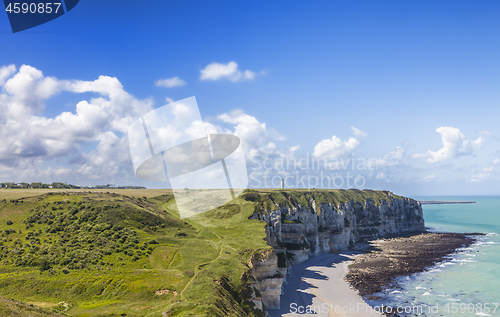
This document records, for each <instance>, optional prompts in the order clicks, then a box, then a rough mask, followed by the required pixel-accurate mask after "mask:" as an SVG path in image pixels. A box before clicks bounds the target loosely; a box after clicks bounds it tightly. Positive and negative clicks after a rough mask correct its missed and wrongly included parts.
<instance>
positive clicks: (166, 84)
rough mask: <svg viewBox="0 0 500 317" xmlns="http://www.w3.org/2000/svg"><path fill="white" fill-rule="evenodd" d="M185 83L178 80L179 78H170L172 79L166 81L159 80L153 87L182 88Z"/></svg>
mask: <svg viewBox="0 0 500 317" xmlns="http://www.w3.org/2000/svg"><path fill="white" fill-rule="evenodd" d="M186 84H187V83H186V82H185V81H184V80H182V79H180V78H179V77H177V76H176V77H172V78H166V79H159V80H157V81H156V82H155V85H156V86H158V87H166V88H172V87H180V86H184V85H186Z"/></svg>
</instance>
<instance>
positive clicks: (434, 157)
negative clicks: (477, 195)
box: [412, 127, 488, 163]
mask: <svg viewBox="0 0 500 317" xmlns="http://www.w3.org/2000/svg"><path fill="white" fill-rule="evenodd" d="M436 132H437V133H439V134H441V141H442V143H443V147H442V148H441V149H439V150H438V151H427V152H426V153H415V154H413V155H412V157H413V158H417V159H425V160H426V161H427V162H428V163H437V162H443V161H449V160H451V159H453V158H456V157H458V156H461V155H468V154H472V153H473V152H474V151H476V150H478V149H479V148H481V146H482V145H483V143H484V141H485V138H486V136H487V135H488V133H487V132H483V133H482V135H481V136H480V137H478V138H477V139H476V140H474V141H471V140H467V139H466V138H465V136H464V135H463V133H462V132H460V130H459V129H457V128H453V127H439V128H437V129H436Z"/></svg>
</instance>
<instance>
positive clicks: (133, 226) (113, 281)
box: [0, 190, 269, 316]
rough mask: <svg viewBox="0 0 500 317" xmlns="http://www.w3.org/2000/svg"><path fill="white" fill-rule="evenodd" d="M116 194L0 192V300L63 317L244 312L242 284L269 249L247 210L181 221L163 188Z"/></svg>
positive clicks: (240, 207)
mask: <svg viewBox="0 0 500 317" xmlns="http://www.w3.org/2000/svg"><path fill="white" fill-rule="evenodd" d="M32 192H33V191H31V192H30V194H32ZM120 192H121V191H120V190H117V191H115V193H112V192H109V193H98V192H95V191H91V192H89V191H84V192H82V191H80V192H61V191H56V192H52V193H43V192H42V195H38V196H37V195H28V196H30V197H27V198H21V197H22V196H23V190H12V191H9V190H1V191H0V296H2V297H4V299H5V298H12V299H15V300H18V301H21V302H24V303H26V304H28V305H27V307H29V304H32V305H35V306H38V307H43V308H46V309H48V310H51V311H57V312H61V313H64V314H67V315H69V316H162V312H166V311H168V312H169V315H171V316H205V315H209V314H211V315H218V316H225V315H228V312H231V314H232V315H234V316H247V315H252V309H251V308H250V306H249V303H247V302H244V301H243V297H242V296H243V293H244V292H245V290H244V289H243V288H242V287H241V284H242V283H241V277H242V276H243V275H244V273H245V272H246V271H247V270H248V267H247V263H248V261H249V260H250V258H251V257H252V256H253V255H254V254H256V253H259V252H261V251H263V250H267V249H268V248H269V247H268V246H267V245H266V243H265V241H264V238H265V233H264V230H263V228H264V224H263V223H260V222H258V221H255V220H253V221H250V220H248V219H247V218H248V216H250V215H251V213H252V212H253V210H254V208H253V204H252V203H249V202H246V201H244V200H242V199H239V200H237V201H234V202H233V203H232V204H229V205H226V206H224V207H223V208H222V210H223V211H220V210H219V211H217V212H222V213H224V214H225V215H224V217H223V218H221V219H219V220H218V221H216V222H215V223H212V222H211V221H207V220H206V219H205V218H204V217H199V219H189V220H187V221H184V220H181V219H180V218H179V217H178V214H177V211H176V208H175V203H174V201H173V199H172V197H173V196H172V194H171V192H169V191H163V192H164V193H165V194H163V195H159V196H156V197H149V198H146V197H145V196H142V195H143V194H145V192H146V191H145V190H137V191H136V192H135V195H134V196H135V197H134V196H132V195H120V194H118V193H120ZM127 193H128V194H130V193H134V192H133V190H130V191H128V192H127ZM2 194H3V195H4V197H7V198H8V199H7V198H5V199H4V198H3V197H2V196H1V195H2ZM156 194H158V192H156ZM207 216H209V215H207ZM0 307H3V304H0ZM0 311H1V310H0ZM2 316H3V314H2Z"/></svg>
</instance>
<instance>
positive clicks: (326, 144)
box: [313, 127, 368, 160]
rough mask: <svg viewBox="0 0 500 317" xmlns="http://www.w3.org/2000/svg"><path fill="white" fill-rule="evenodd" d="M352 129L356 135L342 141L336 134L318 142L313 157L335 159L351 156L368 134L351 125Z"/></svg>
mask: <svg viewBox="0 0 500 317" xmlns="http://www.w3.org/2000/svg"><path fill="white" fill-rule="evenodd" d="M351 130H352V132H353V134H354V136H352V137H350V138H349V139H347V140H345V141H342V140H341V139H340V138H339V137H337V136H335V135H334V136H332V138H331V139H325V140H322V141H321V142H319V143H318V144H316V146H315V147H314V151H313V157H314V158H317V159H326V160H334V159H338V158H346V157H348V156H350V155H351V154H352V153H353V151H354V150H355V149H356V148H358V147H359V146H360V145H361V143H362V142H363V141H364V139H365V138H366V136H367V135H368V134H366V133H364V132H363V131H361V130H359V129H357V128H355V127H351Z"/></svg>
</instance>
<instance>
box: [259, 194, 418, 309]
mask: <svg viewBox="0 0 500 317" xmlns="http://www.w3.org/2000/svg"><path fill="white" fill-rule="evenodd" d="M350 191H354V192H350ZM325 192H326V191H318V192H305V191H304V192H300V191H283V192H280V193H278V192H274V193H272V194H269V195H268V198H269V199H270V200H271V201H272V203H269V202H268V203H267V204H266V203H261V205H260V206H261V208H260V209H259V208H256V211H255V212H254V214H253V215H252V216H251V217H250V218H251V219H260V220H264V221H265V222H266V223H267V226H266V234H267V240H268V243H269V244H270V245H271V246H273V248H274V250H275V254H272V255H271V256H269V257H267V258H266V259H265V260H263V261H256V262H255V263H253V269H252V270H253V275H254V277H255V280H256V281H255V283H254V285H253V286H254V287H255V289H257V290H258V291H259V292H260V294H261V298H255V301H254V302H255V303H256V304H258V305H260V303H259V301H260V300H262V303H263V304H264V305H265V307H267V308H271V309H272V308H279V300H280V294H281V284H282V283H283V281H284V279H285V278H286V275H287V274H288V273H289V270H290V265H291V264H293V263H300V262H304V261H306V260H307V259H308V258H309V257H310V256H314V255H317V254H319V253H327V252H340V251H342V250H346V249H348V248H349V246H353V245H354V243H356V242H358V241H363V240H369V239H375V238H379V237H386V236H390V235H398V234H402V233H405V232H419V231H420V232H421V231H425V226H424V219H423V214H422V208H421V205H420V203H419V202H418V201H415V200H413V199H410V198H405V197H400V196H396V197H395V196H394V195H393V194H392V193H390V192H381V191H380V192H379V191H377V192H375V191H357V190H347V191H342V190H339V191H336V192H334V194H330V193H328V192H327V193H326V194H325ZM339 193H340V194H339ZM353 194H354V195H353ZM280 195H281V197H280ZM282 198H284V199H285V200H283V199H282ZM258 199H259V201H261V202H262V201H263V198H262V194H259V197H258Z"/></svg>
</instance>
